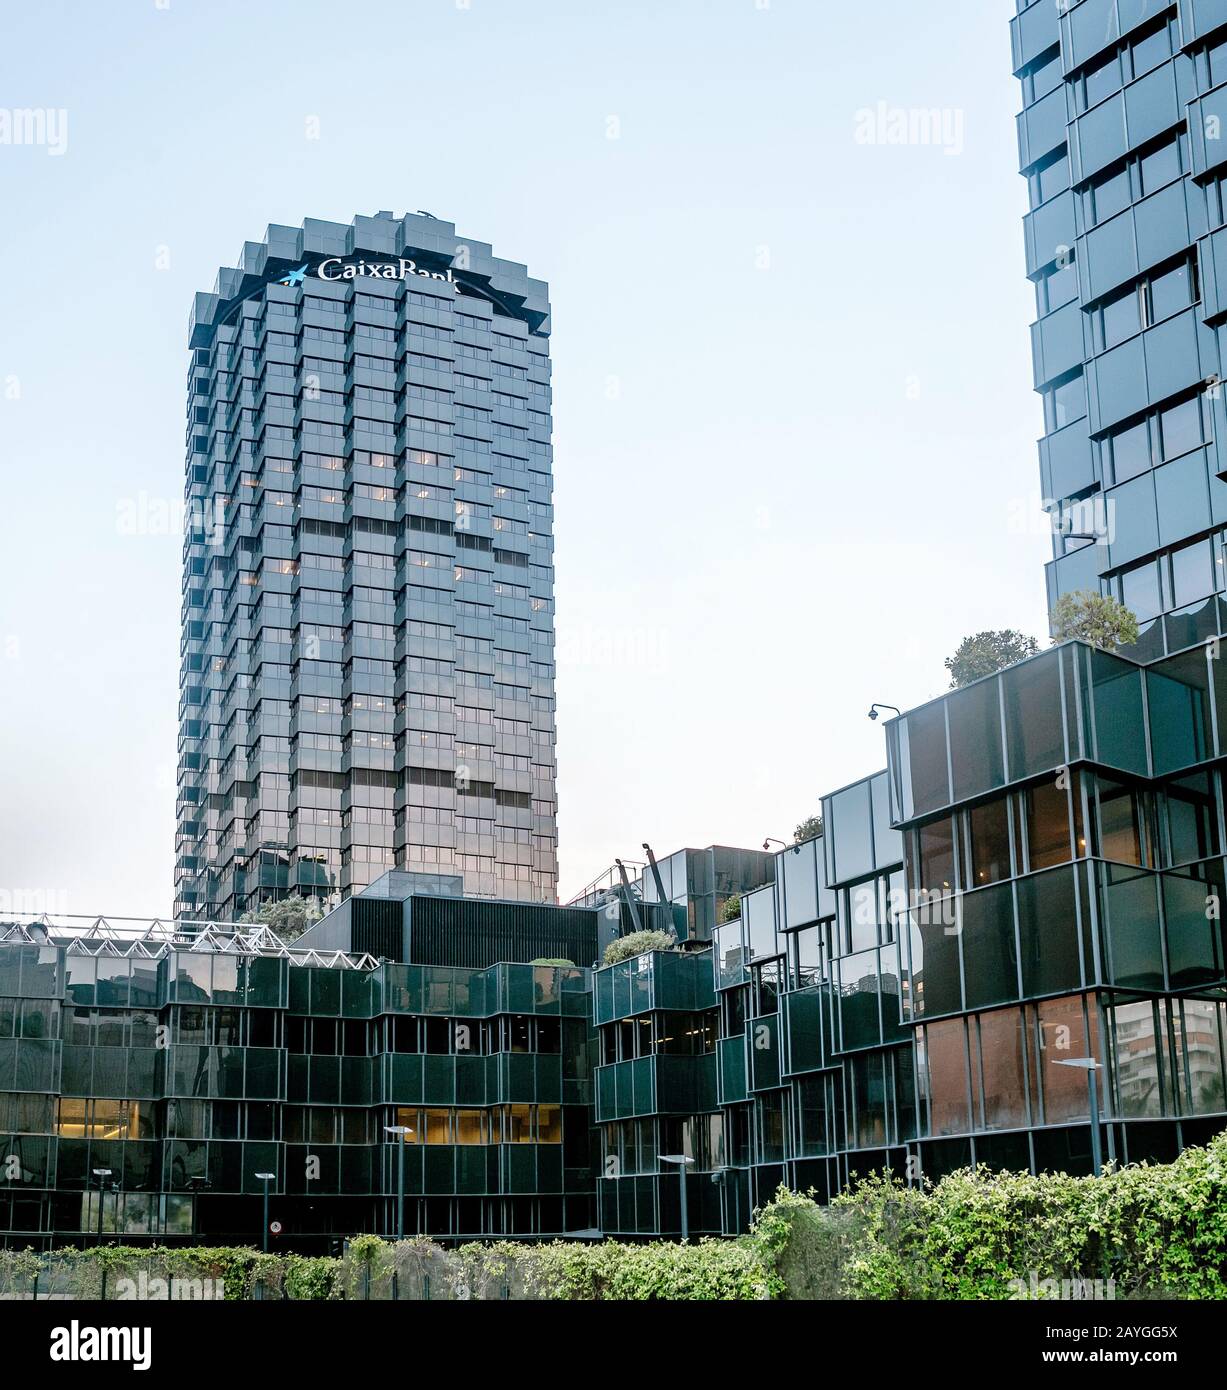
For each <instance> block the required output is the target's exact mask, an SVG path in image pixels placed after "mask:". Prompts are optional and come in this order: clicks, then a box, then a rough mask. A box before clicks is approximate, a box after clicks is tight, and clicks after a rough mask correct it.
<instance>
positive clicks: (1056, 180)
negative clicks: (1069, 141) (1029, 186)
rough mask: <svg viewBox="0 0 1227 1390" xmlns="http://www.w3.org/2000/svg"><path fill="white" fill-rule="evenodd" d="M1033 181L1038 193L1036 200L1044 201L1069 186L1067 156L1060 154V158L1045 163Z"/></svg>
mask: <svg viewBox="0 0 1227 1390" xmlns="http://www.w3.org/2000/svg"><path fill="white" fill-rule="evenodd" d="M1035 181H1036V192H1037V193H1038V195H1039V197H1038V199H1037V202H1040V203H1046V202H1047V201H1048V199H1049V198H1055V197H1056V195H1057V194H1058V193H1061V192H1063V191H1064V190H1065V189H1067V188H1068V187H1069V157H1068V156H1067V155H1062V156H1061V158H1060V159H1057V160H1054V161H1053V162H1052V163H1051V164H1046V165H1045V166H1044V168H1042V169H1041V170H1040V171H1039V173H1038V174H1037V175H1036V180H1035Z"/></svg>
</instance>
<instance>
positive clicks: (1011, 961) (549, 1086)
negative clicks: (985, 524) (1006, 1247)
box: [0, 642, 1227, 1249]
mask: <svg viewBox="0 0 1227 1390" xmlns="http://www.w3.org/2000/svg"><path fill="white" fill-rule="evenodd" d="M886 734H887V768H886V769H885V770H884V771H882V772H878V773H875V774H874V775H872V776H870V777H867V778H864V779H862V780H860V781H858V782H856V783H854V784H852V785H850V786H847V787H844V788H842V789H840V790H838V791H835V792H832V793H830V794H829V795H827V796H825V797H823V798H822V814H823V832H822V834H821V835H820V836H818V837H816V838H814V839H811V840H808V841H806V842H804V843H802V844H798V845H795V846H790V847H788V848H786V849H783V850H781V851H779V852H778V853H776V854H774V855H769V856H764V855H759V854H756V853H752V852H749V851H732V850H728V849H726V848H722V847H717V848H716V849H714V850H704V851H695V850H684V851H680V852H679V853H678V854H677V855H674V856H668V857H667V858H666V859H664V860H662V861H661V863H660V865H659V866H658V868H659V869H660V870H661V883H662V885H663V888H664V892H663V893H662V892H661V891H660V888H659V887H658V886H657V885H656V882H655V876H654V875H653V874H652V873H651V872H650V871H649V872H647V873H646V874H643V875H638V876H636V877H635V878H633V879H632V878H631V877H630V875H629V874H628V876H627V882H626V883H625V884H623V883H622V882H621V880H620V878H619V881H618V883H617V884H616V885H611V886H610V887H609V889H608V890H607V891H606V894H605V897H607V898H608V901H604V900H603V899H602V898H601V897H600V896H599V894H598V893H597V891H596V890H593V891H592V893H590V894H588V895H586V896H587V897H588V898H590V899H591V900H590V901H588V902H586V903H585V904H582V905H573V906H571V907H565V908H562V907H554V906H549V905H544V904H529V903H515V902H504V901H495V900H489V899H486V900H480V899H473V898H460V897H455V896H448V895H447V894H446V889H447V887H448V885H447V884H446V883H436V884H434V885H433V886H432V891H425V892H424V891H422V884H421V880H420V876H419V875H414V874H411V873H408V872H405V871H392V872H391V873H390V874H388V875H386V876H384V878H383V879H381V880H380V881H378V882H376V883H375V884H372V885H371V886H370V888H369V889H367V890H366V891H364V892H362V893H360V894H356V895H353V896H351V897H350V898H349V899H348V900H347V901H346V902H345V903H343V904H342V905H341V906H340V907H339V908H337V909H336V910H335V911H334V912H333V913H332V914H330V916H329V917H327V918H325V920H324V921H323V922H321V923H319V924H318V925H317V926H315V927H312V928H311V929H310V930H309V931H308V932H307V933H306V934H305V935H304V937H302V938H301V939H300V942H299V943H297V944H296V946H295V947H294V948H290V949H287V948H285V947H283V946H280V945H279V944H278V943H276V941H275V940H274V939H273V938H272V937H271V934H269V933H267V932H266V931H265V930H264V929H255V930H253V929H249V928H235V927H233V926H232V925H227V926H225V927H212V928H206V927H203V926H201V925H200V924H192V923H186V924H182V925H181V926H180V927H179V928H177V929H173V930H170V929H168V930H166V931H162V930H159V929H154V930H151V931H149V932H148V933H146V934H144V935H143V936H137V937H135V938H133V936H132V934H131V933H125V932H116V931H113V930H112V929H110V928H107V927H105V926H100V927H96V928H94V929H93V930H92V931H90V932H87V933H82V932H80V931H78V932H68V931H66V930H65V929H63V928H61V927H48V926H46V925H40V924H38V923H23V924H13V925H11V926H9V927H7V928H4V929H2V931H0V935H2V936H3V938H4V940H3V941H0V1147H2V1151H3V1155H4V1161H5V1168H4V1172H5V1175H6V1176H5V1178H4V1182H3V1187H2V1188H0V1199H2V1200H0V1240H3V1241H7V1242H8V1243H20V1244H27V1243H35V1244H38V1243H43V1244H50V1243H57V1242H60V1241H64V1240H70V1241H71V1240H77V1241H84V1240H87V1239H89V1238H90V1237H91V1233H94V1232H96V1226H97V1222H98V1220H99V1219H100V1218H101V1220H102V1222H103V1232H104V1234H111V1233H117V1234H122V1235H123V1236H124V1237H125V1239H135V1240H140V1239H180V1240H188V1239H193V1238H207V1239H210V1240H222V1239H226V1240H246V1241H250V1240H253V1239H255V1238H256V1235H257V1233H258V1225H257V1223H258V1221H259V1219H260V1217H259V1213H260V1198H261V1193H260V1185H259V1181H258V1180H257V1179H255V1178H254V1174H256V1173H260V1172H270V1173H276V1174H277V1178H276V1182H275V1184H274V1186H273V1191H272V1197H273V1199H274V1200H275V1202H276V1219H277V1220H279V1221H280V1222H281V1223H282V1226H283V1229H284V1242H285V1243H287V1244H292V1245H293V1246H295V1247H296V1248H301V1249H319V1248H326V1246H327V1244H328V1242H329V1241H330V1240H335V1239H337V1238H339V1237H341V1236H343V1235H345V1234H350V1233H353V1232H356V1231H377V1232H380V1233H383V1234H391V1233H393V1232H394V1230H395V1224H394V1211H395V1206H396V1202H395V1195H396V1193H397V1190H398V1184H399V1181H400V1179H399V1169H400V1158H401V1152H402V1150H401V1149H399V1148H398V1147H397V1142H396V1141H395V1140H393V1139H392V1138H391V1137H390V1136H389V1133H388V1128H389V1127H390V1126H391V1127H397V1126H399V1127H402V1128H404V1129H406V1130H407V1131H409V1133H408V1135H406V1136H405V1141H404V1154H405V1160H406V1178H405V1182H406V1188H405V1190H406V1197H407V1202H408V1206H407V1216H406V1230H407V1231H409V1232H411V1233H414V1234H417V1233H421V1234H429V1235H433V1236H437V1237H440V1238H443V1239H448V1240H452V1239H462V1238H466V1237H468V1238H471V1237H475V1236H504V1235H507V1236H523V1237H534V1236H542V1235H544V1236H553V1235H561V1234H578V1233H584V1234H592V1233H593V1232H594V1231H598V1230H599V1231H600V1232H602V1233H604V1234H608V1235H613V1236H617V1237H619V1238H623V1239H639V1238H644V1237H648V1236H653V1235H674V1236H675V1235H677V1234H678V1233H679V1232H680V1230H681V1200H680V1196H681V1185H682V1182H683V1181H684V1183H685V1186H686V1191H687V1195H688V1200H687V1209H688V1212H689V1229H690V1231H691V1233H693V1234H699V1233H712V1234H733V1233H736V1232H738V1231H742V1230H744V1229H745V1228H746V1226H747V1224H748V1222H749V1221H750V1219H751V1214H752V1211H753V1208H754V1207H755V1206H758V1205H761V1204H762V1203H763V1202H764V1201H766V1200H767V1199H768V1198H769V1197H770V1195H771V1194H772V1192H773V1191H774V1190H775V1188H776V1187H777V1186H778V1185H779V1184H780V1183H781V1182H784V1183H787V1184H789V1185H790V1186H792V1187H794V1188H800V1189H802V1190H808V1189H810V1188H813V1189H815V1190H816V1191H817V1192H818V1193H819V1195H820V1196H823V1197H828V1196H830V1195H831V1194H833V1193H835V1192H837V1191H838V1190H840V1189H841V1188H842V1187H844V1186H845V1185H847V1184H848V1183H849V1182H851V1181H852V1180H853V1179H854V1177H855V1176H856V1175H858V1174H860V1175H864V1174H867V1173H869V1172H871V1171H874V1170H880V1169H883V1168H890V1169H891V1170H892V1171H893V1172H895V1173H896V1174H898V1175H900V1176H905V1177H906V1178H907V1179H908V1180H910V1181H919V1180H920V1179H921V1178H924V1177H927V1178H935V1177H939V1176H941V1175H942V1174H943V1173H946V1172H949V1171H950V1170H952V1169H954V1168H958V1167H963V1166H966V1165H967V1164H970V1163H986V1164H989V1165H991V1166H993V1167H995V1168H1009V1169H1023V1170H1026V1169H1033V1170H1037V1171H1038V1170H1062V1171H1066V1172H1072V1173H1085V1172H1089V1171H1091V1169H1092V1166H1093V1155H1094V1151H1095V1140H1094V1136H1095V1135H1096V1134H1097V1135H1098V1140H1099V1148H1100V1152H1101V1154H1102V1156H1103V1158H1104V1159H1114V1160H1116V1161H1119V1162H1131V1161H1137V1160H1140V1159H1150V1160H1166V1159H1170V1158H1172V1157H1174V1156H1175V1155H1176V1154H1177V1153H1178V1152H1179V1151H1180V1149H1181V1148H1183V1147H1185V1146H1187V1145H1190V1144H1197V1143H1201V1142H1204V1141H1205V1140H1206V1139H1208V1138H1209V1137H1211V1136H1212V1135H1213V1134H1214V1133H1216V1132H1217V1131H1219V1130H1221V1129H1222V1128H1223V1127H1224V1126H1227V934H1225V929H1224V911H1223V909H1224V896H1225V895H1227V803H1225V799H1224V782H1223V768H1224V766H1227V675H1224V673H1223V669H1222V662H1221V660H1220V658H1219V657H1218V655H1217V649H1216V647H1215V646H1213V645H1202V646H1199V647H1195V648H1192V649H1191V650H1188V651H1185V652H1180V653H1175V654H1173V655H1171V656H1168V657H1164V658H1162V659H1161V660H1158V661H1153V662H1150V663H1146V664H1142V663H1139V662H1136V661H1134V660H1132V659H1130V658H1128V657H1125V656H1120V655H1109V654H1107V653H1105V652H1101V651H1097V650H1095V649H1093V648H1091V647H1088V646H1086V645H1084V644H1082V643H1077V642H1069V643H1065V644H1063V645H1061V646H1059V647H1057V648H1055V649H1053V650H1050V651H1047V652H1044V653H1043V654H1041V655H1039V656H1036V657H1033V658H1031V659H1029V660H1028V661H1024V662H1020V663H1018V664H1017V665H1015V666H1012V667H1010V668H1008V669H1006V670H1005V671H1002V672H1001V673H999V674H997V675H994V676H989V677H987V678H985V679H984V680H981V681H978V682H976V683H975V684H974V685H971V686H968V687H966V688H965V689H962V690H957V691H952V692H950V693H948V694H946V695H944V696H942V697H941V698H940V699H937V700H934V701H932V702H930V703H929V704H926V705H923V706H921V707H919V708H918V709H914V710H909V711H907V712H906V713H904V714H903V715H901V716H900V717H898V718H897V719H895V720H892V721H891V722H890V723H889V724H888V725H887V729H886ZM713 872H714V874H715V879H714V880H713V877H712V874H713ZM441 890H442V891H441ZM713 892H714V893H715V894H716V896H718V897H721V898H723V899H724V904H725V905H724V908H723V911H721V912H718V913H717V914H716V916H717V918H720V917H727V916H728V914H729V912H730V911H731V910H732V907H733V898H734V895H739V896H740V903H739V908H740V910H739V913H738V915H737V916H735V917H733V918H732V919H731V920H716V921H714V922H712V923H710V924H709V923H708V922H707V921H706V917H707V913H706V908H705V907H704V904H709V903H710V901H711V897H712V894H713ZM611 909H612V910H611ZM644 925H646V926H653V927H662V928H665V929H667V930H671V931H672V933H673V935H674V938H675V940H676V943H677V944H676V946H675V947H674V948H673V949H671V950H668V951H653V952H649V953H647V954H645V955H642V956H639V957H636V958H633V959H630V960H627V961H622V962H619V963H618V964H615V965H610V966H597V967H595V968H591V967H593V966H594V963H595V961H596V959H597V958H598V956H599V953H600V951H601V946H602V943H603V942H604V941H606V940H608V939H609V937H610V936H612V935H614V934H617V933H624V932H627V931H632V930H635V929H636V928H637V927H639V926H644ZM543 959H548V960H551V961H553V960H559V959H562V960H570V961H573V962H574V964H573V965H556V964H541V963H534V962H538V961H541V960H543ZM1085 1063H1093V1064H1094V1065H1095V1071H1096V1075H1097V1078H1098V1080H1097V1084H1096V1090H1097V1094H1098V1099H1099V1127H1098V1130H1094V1129H1093V1127H1092V1123H1091V1109H1090V1094H1089V1087H1088V1081H1087V1073H1086V1070H1085V1068H1084V1066H1082V1065H1079V1064H1085ZM1067 1064H1073V1065H1067ZM679 1158H681V1159H686V1160H688V1162H687V1163H686V1164H685V1165H683V1167H684V1173H685V1176H684V1178H683V1177H681V1176H680V1175H679V1165H678V1164H677V1162H676V1160H677V1159H679ZM100 1172H101V1173H104V1174H105V1176H104V1178H103V1179H102V1183H103V1186H102V1201H101V1206H100V1205H99V1201H98V1190H97V1185H98V1182H99V1178H98V1176H97V1175H98V1174H99V1173H100ZM91 1189H93V1191H91Z"/></svg>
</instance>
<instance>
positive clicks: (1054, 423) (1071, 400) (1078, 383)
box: [1044, 372, 1086, 434]
mask: <svg viewBox="0 0 1227 1390" xmlns="http://www.w3.org/2000/svg"><path fill="white" fill-rule="evenodd" d="M1085 414H1086V382H1085V381H1084V380H1083V378H1082V374H1081V372H1079V374H1078V375H1077V376H1075V377H1071V378H1070V380H1069V381H1065V382H1062V383H1061V385H1059V386H1052V387H1049V389H1048V390H1047V391H1045V393H1044V423H1045V428H1046V430H1047V431H1048V433H1050V434H1051V433H1052V431H1053V430H1059V429H1063V428H1064V427H1065V426H1066V425H1068V424H1071V423H1072V422H1073V421H1074V420H1080V419H1081V418H1082V417H1083V416H1084V415H1085Z"/></svg>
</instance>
